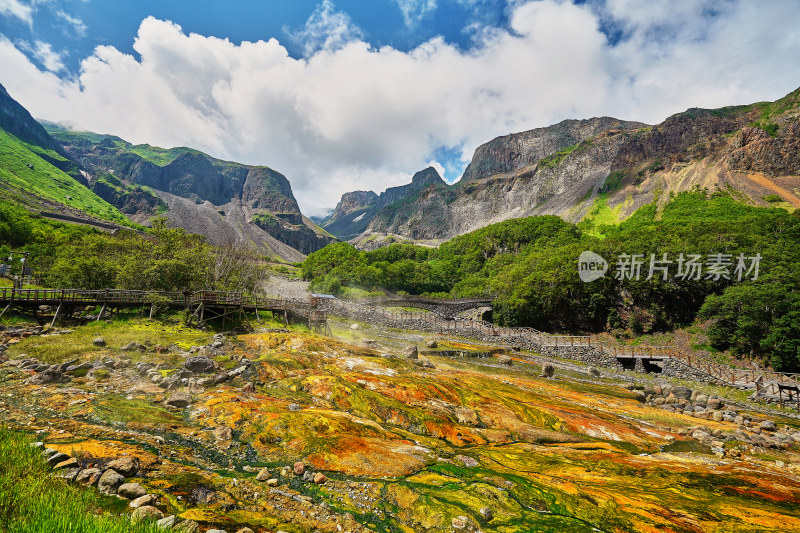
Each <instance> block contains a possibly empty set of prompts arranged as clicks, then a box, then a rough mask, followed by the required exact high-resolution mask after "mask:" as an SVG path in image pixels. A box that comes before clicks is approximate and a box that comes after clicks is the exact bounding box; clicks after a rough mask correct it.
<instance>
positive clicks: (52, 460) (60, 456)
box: [45, 450, 70, 466]
mask: <svg viewBox="0 0 800 533" xmlns="http://www.w3.org/2000/svg"><path fill="white" fill-rule="evenodd" d="M45 451H47V450H45ZM69 458H70V457H69V455H67V454H66V453H61V452H55V453H52V454H50V457H48V458H47V465H48V466H56V465H57V464H58V463H62V462H64V461H66V460H67V459H69Z"/></svg>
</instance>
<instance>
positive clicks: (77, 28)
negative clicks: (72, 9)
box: [55, 9, 86, 37]
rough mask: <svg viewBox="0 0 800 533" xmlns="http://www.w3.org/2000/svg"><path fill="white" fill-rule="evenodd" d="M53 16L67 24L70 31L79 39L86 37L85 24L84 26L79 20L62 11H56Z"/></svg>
mask: <svg viewBox="0 0 800 533" xmlns="http://www.w3.org/2000/svg"><path fill="white" fill-rule="evenodd" d="M55 14H56V16H57V17H58V18H60V19H61V20H63V21H64V22H66V23H67V24H69V25H70V26H71V27H72V31H74V32H75V34H76V35H79V36H81V37H85V36H86V24H84V23H83V21H82V20H81V19H79V18H78V17H73V16H72V15H70V14H69V13H67V12H65V11H64V10H63V9H57V10H56V11H55Z"/></svg>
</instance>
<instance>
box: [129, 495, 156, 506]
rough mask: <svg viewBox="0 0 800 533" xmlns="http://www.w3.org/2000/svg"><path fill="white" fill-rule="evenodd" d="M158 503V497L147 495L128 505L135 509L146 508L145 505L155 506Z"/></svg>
mask: <svg viewBox="0 0 800 533" xmlns="http://www.w3.org/2000/svg"><path fill="white" fill-rule="evenodd" d="M155 503H156V497H155V496H153V495H152V494H145V495H144V496H139V497H138V498H136V499H135V500H133V501H132V502H131V503H129V504H128V506H129V507H132V508H133V509H136V508H139V507H144V506H145V505H154V504H155Z"/></svg>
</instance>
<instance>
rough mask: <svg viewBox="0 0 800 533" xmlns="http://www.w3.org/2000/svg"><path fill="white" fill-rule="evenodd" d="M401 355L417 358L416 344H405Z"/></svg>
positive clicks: (407, 357)
mask: <svg viewBox="0 0 800 533" xmlns="http://www.w3.org/2000/svg"><path fill="white" fill-rule="evenodd" d="M403 357H405V358H406V359H418V358H419V350H417V345H416V344H412V345H411V346H406V347H405V348H403Z"/></svg>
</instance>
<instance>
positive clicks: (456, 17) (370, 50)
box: [0, 0, 800, 215]
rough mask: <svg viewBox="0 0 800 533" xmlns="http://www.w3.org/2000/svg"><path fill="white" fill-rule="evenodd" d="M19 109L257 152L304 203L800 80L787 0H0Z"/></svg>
mask: <svg viewBox="0 0 800 533" xmlns="http://www.w3.org/2000/svg"><path fill="white" fill-rule="evenodd" d="M0 84H2V85H3V86H4V87H5V88H6V89H7V90H8V92H9V94H11V96H12V97H13V98H15V99H16V100H18V101H19V102H20V103H21V104H22V105H23V106H25V107H26V108H27V109H28V110H29V111H30V112H31V113H32V114H33V115H34V116H35V117H37V118H39V119H46V120H50V121H54V122H60V123H63V124H65V125H68V126H70V127H72V128H75V129H79V130H87V131H94V132H98V133H106V134H113V135H118V136H119V137H122V138H123V139H125V140H127V141H129V142H132V143H137V144H139V143H147V144H151V145H155V146H161V147H165V148H169V147H173V146H190V147H193V148H197V149H200V150H202V151H204V152H206V153H208V154H210V155H212V156H214V157H218V158H220V159H226V160H232V161H238V162H242V163H247V164H256V165H267V166H269V167H271V168H273V169H275V170H277V171H279V172H281V173H283V174H284V175H285V176H286V177H287V178H288V179H289V181H290V182H291V184H292V189H293V191H294V194H295V197H296V198H297V200H298V202H299V204H300V207H301V209H302V210H303V212H304V213H305V214H307V215H324V214H325V213H326V212H327V210H329V209H331V208H333V207H334V206H335V205H336V203H337V201H338V200H339V197H340V196H341V194H342V193H344V192H347V191H352V190H374V191H376V192H381V191H383V190H384V189H386V188H387V187H392V186H396V185H402V184H404V183H408V182H410V179H411V176H412V175H413V174H414V173H415V172H416V171H418V170H421V169H423V168H425V167H427V166H433V167H435V168H436V169H437V170H439V172H440V174H442V175H443V177H444V178H445V179H446V180H447V181H448V182H451V183H452V182H455V181H457V180H458V179H459V178H460V177H461V174H462V173H463V170H464V168H465V167H466V165H467V164H468V163H469V161H470V159H471V157H472V154H473V152H474V150H475V148H477V147H478V146H479V145H481V144H483V143H485V142H487V141H489V140H491V139H493V138H494V137H497V136H499V135H507V134H509V133H514V132H519V131H524V130H528V129H532V128H537V127H544V126H548V125H551V124H554V123H557V122H559V121H561V120H564V119H569V118H577V119H583V118H591V117H594V116H613V117H616V118H620V119H625V120H638V121H642V122H646V123H651V124H653V123H658V122H660V121H662V120H663V119H665V118H666V117H667V116H669V115H671V114H674V113H677V112H680V111H683V110H685V109H688V108H690V107H708V108H713V107H722V106H726V105H737V104H747V103H752V102H758V101H765V100H775V99H777V98H780V97H782V96H784V95H785V94H787V93H789V92H791V91H792V90H794V89H796V88H798V87H800V1H798V0H670V1H660V0H583V1H578V0H574V1H569V0H335V1H334V0H291V1H277V0H275V1H267V0H230V1H225V2H223V1H220V0H217V1H209V0H191V1H187V0H169V1H164V0H160V1H151V0H138V1H135V2H132V1H121V0H0Z"/></svg>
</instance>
